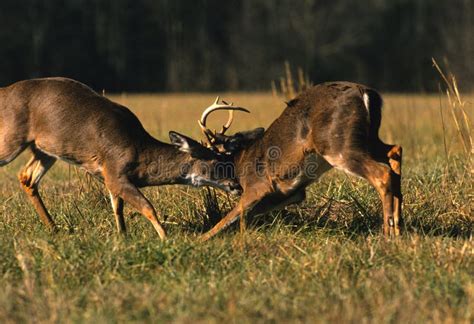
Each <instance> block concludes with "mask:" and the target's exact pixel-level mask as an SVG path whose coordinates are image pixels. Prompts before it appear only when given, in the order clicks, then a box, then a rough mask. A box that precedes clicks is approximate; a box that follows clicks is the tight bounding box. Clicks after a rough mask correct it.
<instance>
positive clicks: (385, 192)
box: [333, 153, 400, 236]
mask: <svg viewBox="0 0 474 324" xmlns="http://www.w3.org/2000/svg"><path fill="white" fill-rule="evenodd" d="M337 163H338V164H337ZM337 163H336V164H333V166H334V167H336V168H339V169H342V170H344V171H346V172H348V173H352V174H355V175H357V176H360V177H362V178H365V179H367V180H368V181H369V183H370V184H371V185H372V186H373V187H374V188H375V189H376V190H377V192H378V194H379V196H380V199H381V200H382V206H383V232H384V235H385V236H396V235H398V234H399V233H400V230H399V228H398V222H395V208H394V183H393V180H394V177H393V172H392V169H391V167H390V166H389V165H388V164H386V163H383V162H380V161H378V160H377V159H374V158H372V157H370V156H368V155H367V154H358V153H353V154H349V155H348V156H346V157H345V158H344V159H340V160H339V161H338V162H337Z"/></svg>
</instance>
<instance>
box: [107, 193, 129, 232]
mask: <svg viewBox="0 0 474 324" xmlns="http://www.w3.org/2000/svg"><path fill="white" fill-rule="evenodd" d="M109 193H110V201H111V203H112V209H113V210H114V216H115V224H116V225H117V230H118V231H119V233H122V234H126V233H127V227H126V226H125V219H124V217H123V199H122V198H120V197H119V196H118V195H114V194H112V192H110V191H109Z"/></svg>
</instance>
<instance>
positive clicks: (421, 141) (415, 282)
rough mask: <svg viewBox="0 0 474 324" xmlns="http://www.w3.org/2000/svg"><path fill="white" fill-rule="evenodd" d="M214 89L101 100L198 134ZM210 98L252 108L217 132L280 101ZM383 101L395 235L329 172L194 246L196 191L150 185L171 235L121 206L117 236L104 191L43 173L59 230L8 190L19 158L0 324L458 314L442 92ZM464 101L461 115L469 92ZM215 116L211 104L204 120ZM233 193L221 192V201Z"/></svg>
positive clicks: (268, 111) (458, 226)
mask: <svg viewBox="0 0 474 324" xmlns="http://www.w3.org/2000/svg"><path fill="white" fill-rule="evenodd" d="M216 95H217V94H188V95H181V94H174V95H170V94H163V95H153V94H151V95H131V94H130V95H117V96H111V98H112V99H113V100H116V101H118V102H120V103H122V104H124V105H126V106H128V107H129V108H130V109H132V110H133V111H134V112H135V113H136V114H137V115H138V116H139V118H140V119H141V120H142V121H143V124H144V125H145V128H146V129H147V130H149V132H150V133H152V134H153V135H154V136H156V137H158V138H159V139H161V140H163V141H168V136H167V133H168V131H169V130H175V131H178V132H182V133H185V134H187V135H190V136H193V137H195V138H201V134H200V131H199V128H198V126H197V119H198V118H199V116H200V113H201V112H202V110H203V109H204V108H205V107H207V106H208V105H210V104H211V103H212V101H213V100H214V99H215V96H216ZM221 95H222V97H223V98H224V99H225V100H228V101H233V102H234V104H236V105H240V106H244V107H247V108H249V109H250V110H251V111H252V114H251V115H247V114H244V113H236V122H235V124H234V125H233V127H232V129H231V131H238V130H242V129H249V128H253V127H258V126H265V127H267V126H268V125H269V124H270V123H271V122H272V121H273V120H274V119H275V118H276V117H278V115H279V114H280V113H281V112H282V110H283V109H284V107H285V104H284V103H283V100H282V99H280V98H276V97H272V96H271V95H269V94H255V93H228V94H221ZM384 98H385V106H384V110H383V121H382V129H381V138H382V139H384V140H385V141H386V142H389V143H397V144H401V145H402V146H403V148H404V164H403V176H404V179H403V191H404V197H405V210H404V211H405V234H404V235H403V237H402V238H401V239H399V240H396V241H386V240H385V239H383V237H382V236H381V235H380V228H381V206H380V202H379V199H378V197H377V195H376V193H375V192H374V190H373V189H372V188H371V187H370V186H369V185H368V184H367V183H366V182H365V181H363V180H359V179H354V178H351V177H349V176H346V175H344V174H341V173H338V172H336V171H331V172H329V173H328V174H327V175H326V176H324V177H323V178H322V179H321V181H320V182H318V183H316V184H314V185H312V186H311V187H310V188H309V189H308V199H307V200H306V201H305V202H304V203H303V204H302V205H300V206H291V207H288V208H287V209H285V210H283V211H279V212H274V213H272V214H270V215H263V216H259V217H256V218H255V219H254V220H253V221H252V224H251V226H250V227H249V229H248V231H247V232H246V233H245V234H243V235H242V234H240V233H238V232H237V231H235V230H232V229H231V230H229V231H226V232H225V233H223V234H222V235H220V236H218V237H217V238H216V239H214V240H212V241H210V242H209V243H206V244H202V245H200V244H197V243H196V242H195V238H196V236H197V235H198V234H200V232H201V231H202V228H203V217H204V216H205V211H206V209H205V206H204V204H203V200H202V192H203V191H202V190H199V189H193V188H188V187H183V186H174V187H160V188H148V189H146V190H144V192H145V194H146V195H147V197H149V198H150V200H151V201H152V202H153V204H154V206H155V207H156V208H157V210H159V211H160V212H161V214H162V220H163V221H164V224H165V227H166V228H167V230H168V231H169V237H170V239H169V240H168V241H167V242H165V243H162V242H160V241H159V239H158V237H157V235H156V233H155V232H154V230H153V228H152V226H151V225H150V224H149V223H148V222H147V221H146V220H145V219H144V217H142V216H141V215H139V214H138V213H136V212H135V211H133V210H131V209H128V208H127V209H126V214H127V218H126V220H127V225H128V229H129V233H130V234H129V236H128V237H127V238H123V237H121V236H119V235H118V234H116V232H115V225H114V219H113V215H112V212H111V208H110V203H109V201H108V200H107V195H106V194H105V192H104V190H103V188H102V186H101V185H100V184H98V183H96V182H95V181H94V180H92V179H90V178H89V177H87V176H85V175H84V173H83V172H82V171H77V170H76V169H75V168H73V167H70V166H68V165H66V164H64V163H58V164H57V165H56V166H55V167H54V168H53V169H52V170H51V172H49V173H48V174H47V176H46V177H45V179H44V181H43V182H42V189H41V191H42V194H43V197H44V200H45V203H46V205H47V206H49V208H50V211H51V213H52V214H53V217H54V219H55V220H56V222H57V223H58V225H59V227H60V231H59V233H58V234H56V235H51V234H49V233H48V232H47V231H46V230H45V228H44V226H43V225H42V224H41V223H40V221H39V218H38V216H37V215H36V214H35V213H34V210H33V208H32V206H31V205H30V204H29V203H28V202H27V201H26V200H25V198H24V196H23V194H22V192H21V190H20V189H19V185H18V183H17V180H16V176H15V174H16V172H17V171H18V170H19V168H20V166H21V165H22V164H23V163H25V160H26V159H27V154H24V155H23V156H21V157H20V158H19V159H17V160H16V161H14V162H13V163H11V164H10V165H8V166H6V167H4V168H1V169H0V215H1V219H2V222H0V260H1V261H0V286H1V287H2V288H3V289H2V290H1V292H0V321H1V322H25V321H27V322H29V321H32V322H33V321H34V322H64V321H79V322H89V321H97V322H116V321H147V322H163V321H175V322H191V321H196V320H201V321H211V322H220V321H233V322H241V321H244V322H254V321H302V322H324V321H334V322H339V321H341V322H393V321H400V322H413V323H415V322H416V323H419V322H426V321H435V322H441V321H443V322H461V323H462V322H464V323H470V322H472V321H473V320H474V314H473V309H474V281H473V277H474V260H473V256H474V242H473V240H472V230H473V223H474V220H473V216H472V215H473V198H474V196H473V192H474V191H473V189H474V188H473V183H472V173H471V172H470V167H469V163H470V161H467V160H466V157H465V156H464V155H463V154H462V152H463V151H462V145H461V143H460V142H459V138H458V136H457V135H458V134H457V133H456V129H455V127H454V125H453V124H452V121H451V119H450V116H449V113H448V110H446V105H447V102H446V100H445V99H443V98H442V99H440V98H439V96H437V95H395V94H394V95H390V94H387V95H385V96H384ZM465 100H466V102H468V103H471V104H469V105H468V107H466V108H467V111H468V113H469V114H470V116H471V117H472V116H473V109H472V107H473V105H472V103H473V102H474V96H468V97H466V98H465ZM440 107H441V109H440ZM441 112H443V114H445V115H444V122H445V128H444V129H443V124H442V122H441V121H442V119H441ZM225 117H226V115H225V113H222V114H221V113H216V116H215V117H213V118H212V120H211V121H210V123H211V127H213V128H217V129H218V128H220V126H221V124H220V123H222V122H223V121H224V120H225V119H226V118H225ZM471 120H472V119H471ZM445 143H446V144H445ZM234 200H235V199H234V198H230V201H229V198H228V197H227V196H226V195H225V194H219V201H220V203H221V205H222V208H223V209H229V208H230V206H231V205H232V204H233V203H235V201H234Z"/></svg>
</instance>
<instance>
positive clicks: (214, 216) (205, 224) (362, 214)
mask: <svg viewBox="0 0 474 324" xmlns="http://www.w3.org/2000/svg"><path fill="white" fill-rule="evenodd" d="M214 198H215V197H214ZM321 201H322V203H320V204H317V205H314V206H309V205H308V204H307V203H303V204H302V205H301V206H296V205H292V206H287V207H286V208H285V209H283V210H279V211H273V212H270V213H265V214H261V215H257V216H254V217H253V218H252V219H246V222H247V227H248V228H258V229H261V230H265V229H271V228H274V227H275V226H280V227H284V228H285V230H288V231H293V232H295V233H302V232H303V233H307V232H314V231H316V230H318V229H326V230H330V231H331V230H334V232H337V234H338V235H341V234H342V235H345V236H347V237H353V236H369V235H374V234H381V233H382V226H383V217H382V212H381V207H380V206H375V207H373V208H368V207H367V206H365V204H364V203H361V202H360V201H359V200H358V199H357V198H355V197H353V196H351V195H349V196H348V197H347V198H346V199H342V200H335V199H332V198H327V197H324V198H322V199H321ZM224 205H227V208H223V207H222V206H221V205H220V204H219V203H218V202H217V200H215V199H213V198H212V197H211V196H207V197H205V202H204V210H200V211H196V212H195V217H193V220H195V221H189V222H187V223H186V224H185V225H184V230H185V231H188V232H193V233H204V232H206V231H208V230H209V229H211V228H212V227H213V226H214V225H215V224H217V223H218V222H219V221H220V220H221V219H222V217H224V216H225V215H226V214H227V212H228V211H230V208H229V207H228V204H224ZM473 225H474V221H473V220H472V219H469V218H467V217H464V218H463V217H459V218H457V219H456V220H455V221H452V219H451V221H445V220H443V219H442V218H441V217H423V216H417V215H408V216H407V217H405V218H404V222H403V223H402V224H401V226H402V231H403V232H404V233H417V234H419V235H426V236H444V237H452V238H464V239H467V238H470V237H472V231H473ZM238 226H239V222H235V223H234V224H232V225H231V226H230V227H229V228H228V229H226V230H225V231H226V232H227V231H235V230H236V229H237V230H238Z"/></svg>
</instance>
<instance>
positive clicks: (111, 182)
mask: <svg viewBox="0 0 474 324" xmlns="http://www.w3.org/2000/svg"><path fill="white" fill-rule="evenodd" d="M216 108H217V109H226V110H230V111H232V110H241V111H246V110H245V109H243V108H240V107H233V106H230V105H225V104H224V105H218V106H217V107H214V109H216ZM231 123H232V116H230V118H229V121H228V123H227V124H226V128H228V127H229V126H230V124H231ZM222 136H224V135H223V134H222ZM170 139H171V142H172V144H166V143H163V142H160V141H158V140H156V139H154V138H153V137H152V136H151V135H149V134H148V133H147V132H146V131H145V129H144V128H143V126H142V124H141V123H140V121H139V120H138V118H137V117H136V116H135V115H134V114H133V113H132V112H131V111H130V110H128V109H127V108H126V107H123V106H121V105H119V104H117V103H114V102H112V101H110V100H109V99H107V98H105V97H103V96H100V95H99V94H97V93H96V92H94V91H93V90H91V89H90V88H88V87H87V86H85V85H84V84H82V83H79V82H77V81H74V80H70V79H65V78H45V79H33V80H26V81H21V82H17V83H15V84H13V85H11V86H9V87H6V88H0V166H4V165H6V164H8V163H9V162H11V161H13V160H14V159H15V158H16V157H17V156H18V155H19V154H20V153H21V152H22V151H24V150H25V149H27V148H29V149H30V150H31V153H32V154H33V156H32V158H31V159H30V161H29V162H28V163H27V165H26V166H25V167H24V168H23V170H22V171H21V172H20V174H19V180H20V183H21V186H22V188H23V189H24V191H25V192H26V194H27V195H28V197H29V199H30V201H31V202H32V204H33V206H34V207H35V209H36V211H37V212H38V214H39V216H40V218H41V220H42V221H43V222H44V223H45V224H46V225H47V226H48V227H49V228H51V229H54V228H55V224H54V222H53V220H52V218H51V216H50V214H49V213H48V211H47V209H46V207H45V205H44V204H43V201H42V199H41V197H40V195H39V193H38V185H39V183H40V181H41V178H42V177H43V176H44V174H45V173H46V172H47V171H48V170H49V169H50V168H51V167H52V166H53V164H54V163H55V162H56V160H58V159H60V160H63V161H66V162H69V163H72V164H74V165H78V166H80V167H82V168H83V169H85V170H86V171H87V172H89V173H90V174H92V175H94V176H97V177H98V178H100V179H102V180H103V182H104V183H105V186H106V187H107V189H108V191H109V192H110V197H111V201H112V206H113V210H114V214H115V219H116V224H117V228H118V230H119V231H121V232H125V231H126V227H125V221H124V217H123V203H124V201H125V202H127V203H129V204H130V205H131V206H133V207H134V208H136V209H137V210H138V211H139V212H140V213H142V214H143V215H144V216H145V217H146V218H147V219H148V220H149V221H150V222H151V223H152V224H153V226H154V228H155V229H156V231H157V232H158V234H159V236H160V237H161V238H162V239H163V238H165V231H164V229H163V228H162V226H161V225H160V223H159V221H158V215H157V212H156V211H155V209H154V208H153V206H152V205H151V204H150V202H149V201H148V200H147V199H146V198H145V197H144V196H143V194H142V193H141V192H140V191H139V189H138V188H140V187H145V186H156V185H164V184H189V185H195V186H201V185H210V186H215V187H218V188H221V189H224V190H226V191H234V192H236V191H238V190H239V188H240V186H239V184H238V183H237V182H236V181H235V180H234V179H232V176H231V173H232V172H229V169H228V168H227V167H231V168H232V167H233V165H232V164H231V163H229V162H230V160H229V159H230V158H229V156H228V155H226V154H220V153H219V152H215V151H213V150H210V149H208V148H206V147H204V146H203V145H201V144H199V143H198V142H196V141H194V140H192V139H190V138H188V137H186V136H183V135H180V134H178V133H175V132H170ZM242 140H244V139H242Z"/></svg>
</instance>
